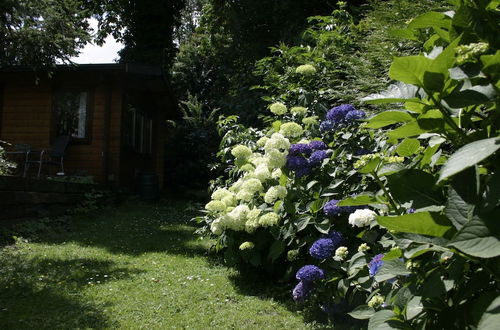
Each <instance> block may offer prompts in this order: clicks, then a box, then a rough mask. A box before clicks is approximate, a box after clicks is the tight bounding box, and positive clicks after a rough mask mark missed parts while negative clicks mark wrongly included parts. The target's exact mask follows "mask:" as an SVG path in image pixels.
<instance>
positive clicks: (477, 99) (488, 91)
mask: <svg viewBox="0 0 500 330" xmlns="http://www.w3.org/2000/svg"><path fill="white" fill-rule="evenodd" d="M496 96H497V92H496V90H495V88H494V87H493V85H491V84H489V85H476V86H473V87H471V88H468V89H464V90H461V91H458V92H455V93H452V94H450V95H448V96H446V97H444V98H443V100H444V101H445V102H446V103H447V104H448V106H450V107H451V108H455V109H459V108H465V107H468V106H471V105H476V104H483V103H487V102H490V101H493V100H494V99H495V97H496Z"/></svg>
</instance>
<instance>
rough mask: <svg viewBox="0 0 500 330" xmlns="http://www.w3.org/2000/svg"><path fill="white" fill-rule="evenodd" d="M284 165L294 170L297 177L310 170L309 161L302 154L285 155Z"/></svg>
mask: <svg viewBox="0 0 500 330" xmlns="http://www.w3.org/2000/svg"><path fill="white" fill-rule="evenodd" d="M286 166H287V167H288V168H289V169H290V170H292V171H294V172H295V175H296V176H297V177H299V178H300V177H303V176H304V175H307V174H309V173H310V172H311V168H310V167H309V162H308V161H307V159H305V158H304V157H302V156H290V155H288V156H287V160H286Z"/></svg>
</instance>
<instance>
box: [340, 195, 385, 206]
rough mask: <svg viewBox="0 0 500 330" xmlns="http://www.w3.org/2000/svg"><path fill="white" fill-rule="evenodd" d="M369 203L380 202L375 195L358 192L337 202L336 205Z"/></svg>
mask: <svg viewBox="0 0 500 330" xmlns="http://www.w3.org/2000/svg"><path fill="white" fill-rule="evenodd" d="M371 204H381V202H380V201H379V200H377V197H375V195H373V194H359V195H357V196H354V197H349V198H345V199H343V200H341V201H340V202H338V203H337V205H338V206H362V205H371Z"/></svg>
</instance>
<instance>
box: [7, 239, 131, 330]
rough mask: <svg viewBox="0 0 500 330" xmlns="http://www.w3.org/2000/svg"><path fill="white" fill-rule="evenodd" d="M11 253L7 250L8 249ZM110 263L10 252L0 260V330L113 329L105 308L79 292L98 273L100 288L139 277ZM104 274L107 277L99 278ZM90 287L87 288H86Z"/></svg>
mask: <svg viewBox="0 0 500 330" xmlns="http://www.w3.org/2000/svg"><path fill="white" fill-rule="evenodd" d="M8 249H12V248H8ZM139 272H140V271H134V270H130V269H127V268H119V267H116V265H115V264H114V263H113V262H107V261H98V260H93V259H87V258H81V259H72V260H57V259H52V258H43V259H37V258H30V257H28V255H18V254H16V253H15V251H3V252H2V254H1V255H0V324H1V327H2V329H34V328H40V329H63V328H65V329H76V328H79V329H82V328H83V329H85V328H92V329H102V328H109V327H112V324H110V322H109V320H108V318H107V317H106V316H105V314H104V311H103V310H104V309H105V308H106V307H107V306H105V305H104V304H101V305H97V304H95V303H94V302H92V301H91V300H90V299H89V298H86V297H85V296H84V294H83V293H82V291H83V290H84V289H85V287H88V286H90V285H98V284H97V281H95V280H93V279H94V278H95V275H96V274H101V279H100V280H101V283H104V282H106V281H115V280H119V279H124V278H128V277H129V276H130V275H131V274H133V273H139ZM103 274H106V275H107V276H106V277H104V276H103ZM89 283H90V284H89Z"/></svg>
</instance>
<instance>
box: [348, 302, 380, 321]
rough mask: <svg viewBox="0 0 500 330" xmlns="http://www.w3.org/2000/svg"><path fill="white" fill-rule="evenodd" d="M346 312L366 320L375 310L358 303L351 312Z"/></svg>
mask: <svg viewBox="0 0 500 330" xmlns="http://www.w3.org/2000/svg"><path fill="white" fill-rule="evenodd" d="M347 314H349V315H351V316H352V317H353V318H355V319H358V320H366V319H369V318H370V317H372V316H373V314H375V310H374V309H373V308H372V307H370V306H368V305H359V306H357V307H356V308H354V310H353V311H352V312H350V313H347Z"/></svg>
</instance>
